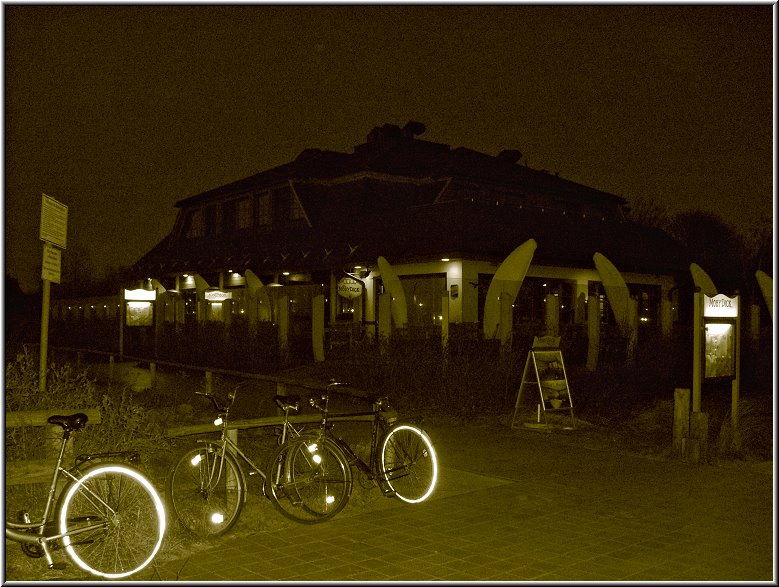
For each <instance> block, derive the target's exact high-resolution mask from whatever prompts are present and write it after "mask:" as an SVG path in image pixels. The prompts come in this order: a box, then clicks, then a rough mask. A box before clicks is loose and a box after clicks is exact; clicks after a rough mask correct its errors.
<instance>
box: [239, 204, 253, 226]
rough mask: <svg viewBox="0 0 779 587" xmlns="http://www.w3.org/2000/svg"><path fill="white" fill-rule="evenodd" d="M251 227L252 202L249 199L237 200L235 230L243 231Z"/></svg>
mask: <svg viewBox="0 0 779 587" xmlns="http://www.w3.org/2000/svg"><path fill="white" fill-rule="evenodd" d="M251 226H252V202H251V200H250V199H249V198H243V199H241V200H238V204H237V211H236V219H235V228H236V229H237V230H243V229H245V228H251Z"/></svg>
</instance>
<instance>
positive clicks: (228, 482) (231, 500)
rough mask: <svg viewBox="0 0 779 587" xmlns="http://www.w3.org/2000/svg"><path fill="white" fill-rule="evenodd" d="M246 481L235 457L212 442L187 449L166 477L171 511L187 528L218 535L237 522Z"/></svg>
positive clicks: (204, 534) (198, 533)
mask: <svg viewBox="0 0 779 587" xmlns="http://www.w3.org/2000/svg"><path fill="white" fill-rule="evenodd" d="M245 488H246V482H245V480H244V477H243V473H242V471H241V467H240V465H239V464H238V462H237V461H236V460H235V457H233V455H231V454H230V453H228V452H226V451H225V450H224V449H223V448H221V447H219V446H215V445H211V444H207V445H204V446H199V447H196V448H193V449H191V450H189V451H187V452H186V453H185V454H184V455H183V456H182V457H181V458H180V459H179V461H178V462H177V463H176V466H175V467H174V468H173V471H172V473H171V475H170V478H169V480H168V495H169V496H170V503H171V506H172V507H173V511H174V512H175V514H176V517H177V518H178V521H179V523H180V524H181V526H182V527H183V528H184V529H186V530H187V531H189V532H191V533H193V534H195V535H197V536H200V537H203V538H208V537H212V536H221V535H222V534H224V533H225V532H227V531H228V530H230V528H232V527H233V525H235V523H236V522H237V521H238V517H239V516H240V515H241V510H242V509H243V503H244V499H245V496H244V492H245Z"/></svg>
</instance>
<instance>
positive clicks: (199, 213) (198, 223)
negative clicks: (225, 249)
mask: <svg viewBox="0 0 779 587" xmlns="http://www.w3.org/2000/svg"><path fill="white" fill-rule="evenodd" d="M205 234H206V225H205V220H204V218H203V210H202V209H201V208H198V209H196V210H193V211H192V212H191V213H190V216H189V222H188V226H187V229H186V235H187V238H200V237H202V236H205Z"/></svg>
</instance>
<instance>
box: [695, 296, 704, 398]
mask: <svg viewBox="0 0 779 587" xmlns="http://www.w3.org/2000/svg"><path fill="white" fill-rule="evenodd" d="M692 330H693V332H692V411H693V412H700V411H701V377H702V373H701V370H702V366H703V294H702V293H701V292H700V291H696V292H695V293H694V294H693V315H692Z"/></svg>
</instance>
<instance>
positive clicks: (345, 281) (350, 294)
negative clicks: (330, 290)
mask: <svg viewBox="0 0 779 587" xmlns="http://www.w3.org/2000/svg"><path fill="white" fill-rule="evenodd" d="M336 289H337V290H338V295H339V296H341V297H344V298H350V299H353V298H359V297H360V296H361V295H362V284H361V283H360V282H359V281H357V280H356V279H352V278H351V277H342V278H341V280H340V281H339V282H338V286H337V288H336Z"/></svg>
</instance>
